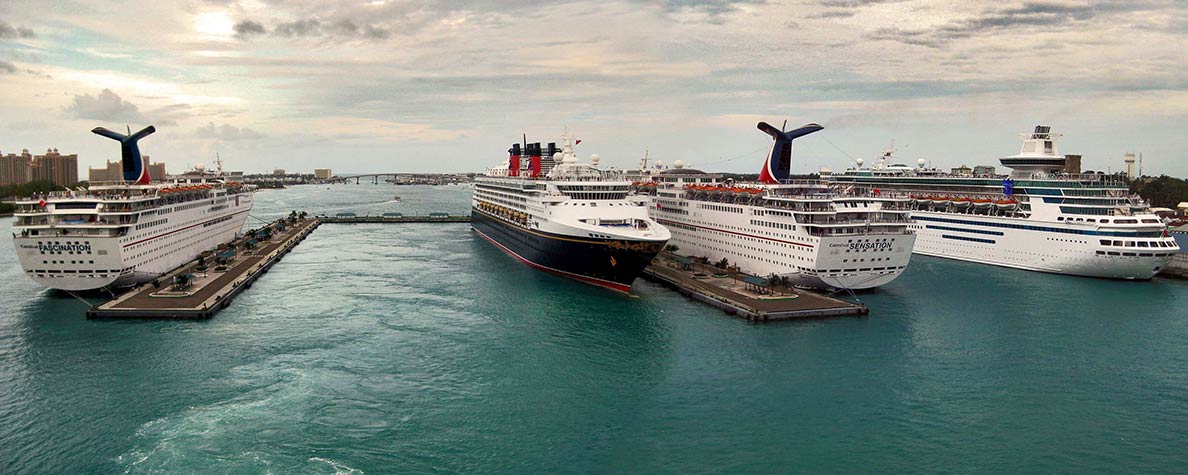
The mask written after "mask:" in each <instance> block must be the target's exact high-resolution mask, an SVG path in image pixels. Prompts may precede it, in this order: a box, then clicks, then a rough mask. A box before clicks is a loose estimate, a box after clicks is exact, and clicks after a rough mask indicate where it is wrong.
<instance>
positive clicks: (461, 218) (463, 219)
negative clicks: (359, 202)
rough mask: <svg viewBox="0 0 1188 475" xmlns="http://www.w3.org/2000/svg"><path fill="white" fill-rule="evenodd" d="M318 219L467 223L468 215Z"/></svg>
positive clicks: (332, 218) (326, 220) (334, 220)
mask: <svg viewBox="0 0 1188 475" xmlns="http://www.w3.org/2000/svg"><path fill="white" fill-rule="evenodd" d="M316 219H317V220H318V221H321V222H323V223H327V224H364V223H469V222H470V216H469V215H429V216H371V215H365V216H318V217H317V218H316Z"/></svg>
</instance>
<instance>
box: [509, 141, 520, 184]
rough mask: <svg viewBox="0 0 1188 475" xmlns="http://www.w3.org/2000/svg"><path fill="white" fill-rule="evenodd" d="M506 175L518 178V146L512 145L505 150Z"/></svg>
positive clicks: (516, 144)
mask: <svg viewBox="0 0 1188 475" xmlns="http://www.w3.org/2000/svg"><path fill="white" fill-rule="evenodd" d="M507 175H508V176H520V144H518V143H514V144H512V146H511V148H509V149H507Z"/></svg>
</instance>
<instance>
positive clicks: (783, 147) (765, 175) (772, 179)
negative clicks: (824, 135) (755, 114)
mask: <svg viewBox="0 0 1188 475" xmlns="http://www.w3.org/2000/svg"><path fill="white" fill-rule="evenodd" d="M758 127H759V130H762V131H763V132H765V133H767V135H770V136H771V138H772V139H773V140H774V141H775V142H774V143H773V144H772V146H771V153H769V154H768V155H767V161H766V162H765V163H764V164H763V169H762V170H760V171H759V181H760V182H763V183H779V182H780V181H781V180H787V179H788V177H789V176H791V174H792V140H793V139H796V138H798V137H803V136H805V135H808V134H811V133H813V132H816V131H818V130H821V129H824V127H821V126H820V125H817V124H806V125H804V126H801V127H800V128H799V129H795V130H791V131H788V132H784V131H782V130H780V129H777V128H775V127H772V126H771V124H768V123H767V122H760V123H759V125H758Z"/></svg>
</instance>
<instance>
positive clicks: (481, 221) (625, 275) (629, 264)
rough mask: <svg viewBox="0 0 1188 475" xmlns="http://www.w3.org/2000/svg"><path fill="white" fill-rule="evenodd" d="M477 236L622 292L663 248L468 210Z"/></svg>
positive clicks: (544, 266) (528, 260)
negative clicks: (562, 232)
mask: <svg viewBox="0 0 1188 475" xmlns="http://www.w3.org/2000/svg"><path fill="white" fill-rule="evenodd" d="M471 227H472V228H473V229H474V230H475V232H477V233H478V234H479V235H480V236H482V237H483V238H485V239H487V240H488V241H491V243H492V244H495V245H496V246H497V247H499V248H500V249H502V250H503V251H504V252H506V253H508V254H509V255H511V256H512V257H515V258H516V259H517V260H519V261H520V262H523V263H525V264H527V265H529V266H531V267H534V268H536V269H540V270H543V271H546V272H550V273H553V274H557V275H561V276H564V277H569V278H571V279H575V280H578V281H581V282H585V283H588V284H593V285H597V286H599V287H605V288H608V289H612V290H616V291H619V292H623V293H628V292H630V291H631V283H632V282H634V281H635V278H636V277H637V276H639V273H640V272H642V271H643V269H644V267H646V266H647V265H648V263H650V262H652V258H653V257H655V256H656V254H657V253H659V252H660V250H661V249H662V248H663V247H664V242H663V241H627V240H616V239H598V238H592V237H584V236H566V235H560V234H553V233H547V232H544V231H540V230H534V229H526V228H524V227H522V226H519V225H517V224H513V223H509V222H507V221H504V220H502V219H500V218H497V217H495V216H491V215H489V214H487V213H485V212H483V211H480V210H477V209H472V210H471Z"/></svg>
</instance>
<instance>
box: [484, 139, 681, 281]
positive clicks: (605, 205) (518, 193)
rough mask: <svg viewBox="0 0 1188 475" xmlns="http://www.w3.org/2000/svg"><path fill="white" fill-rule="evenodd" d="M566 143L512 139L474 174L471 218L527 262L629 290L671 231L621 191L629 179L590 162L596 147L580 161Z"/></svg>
mask: <svg viewBox="0 0 1188 475" xmlns="http://www.w3.org/2000/svg"><path fill="white" fill-rule="evenodd" d="M579 142H580V141H579ZM574 145H576V143H570V139H569V138H568V137H565V139H564V141H563V147H562V148H561V149H560V150H558V149H557V146H556V143H549V144H548V146H547V147H545V148H542V147H541V144H540V143H531V144H530V143H525V144H524V146H523V147H521V146H520V144H514V145H512V147H511V149H510V150H508V154H509V156H508V159H507V161H506V162H504V164H503V165H501V166H498V167H494V168H489V169H487V171H486V173H484V174H482V175H480V176H477V177H475V180H474V198H473V200H472V208H471V216H472V221H471V226H472V227H473V229H474V231H475V232H476V233H478V235H479V236H482V237H483V238H485V239H486V240H488V241H490V242H491V243H492V244H494V245H495V246H496V247H498V248H499V249H502V250H503V251H504V252H506V253H508V254H510V255H511V256H513V257H515V258H516V259H518V260H519V261H521V262H523V263H525V264H527V265H529V266H531V267H533V268H536V269H540V270H543V271H547V272H550V273H554V274H558V275H562V276H565V277H569V278H572V279H576V280H579V281H581V282H585V283H589V284H593V285H597V286H600V287H605V288H608V289H612V290H615V291H618V292H623V293H629V292H630V291H631V284H632V282H634V281H635V278H636V277H637V276H638V275H639V273H640V272H641V271H642V270H643V268H644V267H645V266H647V265H648V263H649V262H651V261H652V258H653V257H655V256H656V254H657V253H658V252H660V251H661V250H662V249H663V248H664V245H665V243H666V242H668V239H669V238H670V237H671V235H670V233H669V231H668V229H665V228H664V226H660V225H659V224H656V222H655V221H653V220H652V219H651V218H649V217H648V212H647V209H646V208H645V207H644V205H643V204H642V203H638V202H635V201H629V200H628V199H627V194H628V192H629V188H630V182H628V181H625V180H621V179H616V178H614V177H611V176H609V175H608V174H607V173H606V172H604V171H602V170H600V169H598V167H597V165H598V160H599V157H598V155H597V154H595V155H591V157H590V162H589V163H580V161H579V160H578V158H577V155H576V154H575V153H574Z"/></svg>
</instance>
